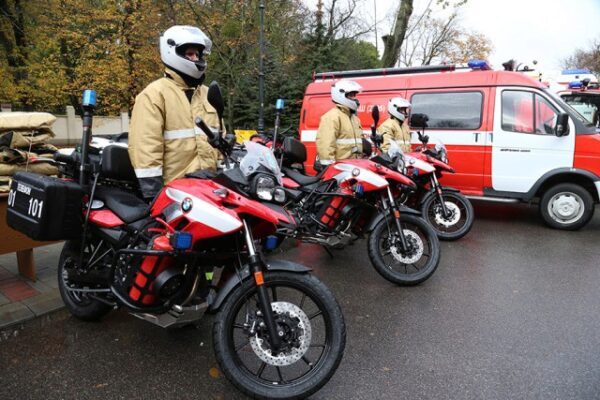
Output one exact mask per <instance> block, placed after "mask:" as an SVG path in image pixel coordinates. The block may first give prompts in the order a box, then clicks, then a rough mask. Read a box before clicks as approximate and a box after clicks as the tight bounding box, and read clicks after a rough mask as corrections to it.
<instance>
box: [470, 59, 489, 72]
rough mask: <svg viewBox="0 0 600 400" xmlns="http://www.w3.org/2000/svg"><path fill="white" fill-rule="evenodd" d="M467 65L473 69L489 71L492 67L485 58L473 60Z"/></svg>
mask: <svg viewBox="0 0 600 400" xmlns="http://www.w3.org/2000/svg"><path fill="white" fill-rule="evenodd" d="M467 65H468V66H469V68H471V69H472V70H480V71H489V70H490V69H491V68H490V66H489V65H488V63H487V61H485V60H471V61H469V62H468V63H467Z"/></svg>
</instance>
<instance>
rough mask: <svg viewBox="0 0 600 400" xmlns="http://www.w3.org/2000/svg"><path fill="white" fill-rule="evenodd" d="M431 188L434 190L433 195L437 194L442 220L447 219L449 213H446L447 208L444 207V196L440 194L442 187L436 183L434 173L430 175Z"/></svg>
mask: <svg viewBox="0 0 600 400" xmlns="http://www.w3.org/2000/svg"><path fill="white" fill-rule="evenodd" d="M431 187H433V190H435V193H436V194H437V197H438V199H439V201H440V205H441V206H442V214H443V216H444V218H449V217H450V211H448V207H446V202H445V201H444V196H443V194H442V186H441V185H440V183H439V182H438V180H437V176H435V173H433V174H431Z"/></svg>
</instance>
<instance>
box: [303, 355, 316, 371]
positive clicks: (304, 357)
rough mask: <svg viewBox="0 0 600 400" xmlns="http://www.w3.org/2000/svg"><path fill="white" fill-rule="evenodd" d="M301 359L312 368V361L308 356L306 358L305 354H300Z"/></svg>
mask: <svg viewBox="0 0 600 400" xmlns="http://www.w3.org/2000/svg"><path fill="white" fill-rule="evenodd" d="M302 361H304V362H305V363H306V365H308V368H309V369H313V368H314V365H313V363H312V362H311V361H310V360H309V359H308V358H306V356H302Z"/></svg>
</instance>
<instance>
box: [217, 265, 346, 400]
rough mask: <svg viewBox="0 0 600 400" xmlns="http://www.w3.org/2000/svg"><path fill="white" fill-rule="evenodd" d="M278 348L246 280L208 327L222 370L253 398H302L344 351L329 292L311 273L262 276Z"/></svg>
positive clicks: (342, 325) (338, 311) (324, 380)
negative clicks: (276, 348) (274, 324)
mask: <svg viewBox="0 0 600 400" xmlns="http://www.w3.org/2000/svg"><path fill="white" fill-rule="evenodd" d="M264 285H265V286H266V287H267V289H268V292H269V297H270V301H271V306H272V308H273V313H274V317H275V322H276V324H277V329H278V331H279V335H280V337H281V339H282V346H281V347H280V349H279V351H278V352H275V353H274V352H273V351H272V349H271V344H270V341H269V335H268V331H267V329H266V326H265V324H264V321H263V318H262V314H261V311H260V307H259V302H258V295H257V286H256V285H255V283H254V281H253V280H252V279H249V280H246V281H245V282H244V283H243V284H242V285H240V286H239V287H238V288H236V289H235V290H234V292H232V293H231V294H230V295H229V296H228V297H227V299H226V300H225V302H224V304H223V305H222V307H221V309H220V310H219V312H218V314H217V316H216V319H215V324H214V328H213V342H214V348H215V355H216V358H217V361H218V363H219V366H220V367H221V371H222V372H223V373H224V374H225V376H226V377H227V378H228V379H229V380H230V381H231V382H232V383H233V384H234V385H235V386H236V387H237V388H238V389H240V390H241V391H242V392H244V393H245V394H247V395H249V396H251V397H258V398H270V399H301V398H305V397H307V396H310V395H311V394H313V393H315V392H316V391H318V390H319V389H320V388H321V387H322V386H323V385H325V384H326V383H327V381H329V379H330V378H331V377H332V376H333V374H334V372H335V371H336V369H337V367H338V365H339V364H340V361H341V360H342V356H343V353H344V347H345V344H346V328H345V323H344V317H343V316H342V311H341V309H340V306H339V305H338V303H337V301H336V300H335V297H334V296H333V293H331V291H330V290H329V288H327V286H325V285H324V284H323V283H322V282H321V281H320V280H318V279H317V278H316V277H314V276H312V275H310V274H298V273H290V272H280V271H277V272H267V273H265V274H264Z"/></svg>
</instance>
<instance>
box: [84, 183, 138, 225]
mask: <svg viewBox="0 0 600 400" xmlns="http://www.w3.org/2000/svg"><path fill="white" fill-rule="evenodd" d="M95 198H97V199H98V200H102V201H103V202H104V204H106V206H107V207H108V208H110V209H111V210H112V212H114V213H115V214H117V216H118V217H119V218H121V219H122V220H123V222H125V223H127V224H130V223H132V222H135V221H138V220H140V219H142V218H144V217H146V216H147V215H148V214H149V213H150V207H149V206H148V204H146V202H145V201H144V200H142V199H140V198H139V197H137V196H136V195H134V194H133V193H131V192H128V191H126V190H124V189H120V188H116V187H110V186H98V187H97V188H96V193H95Z"/></svg>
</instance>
